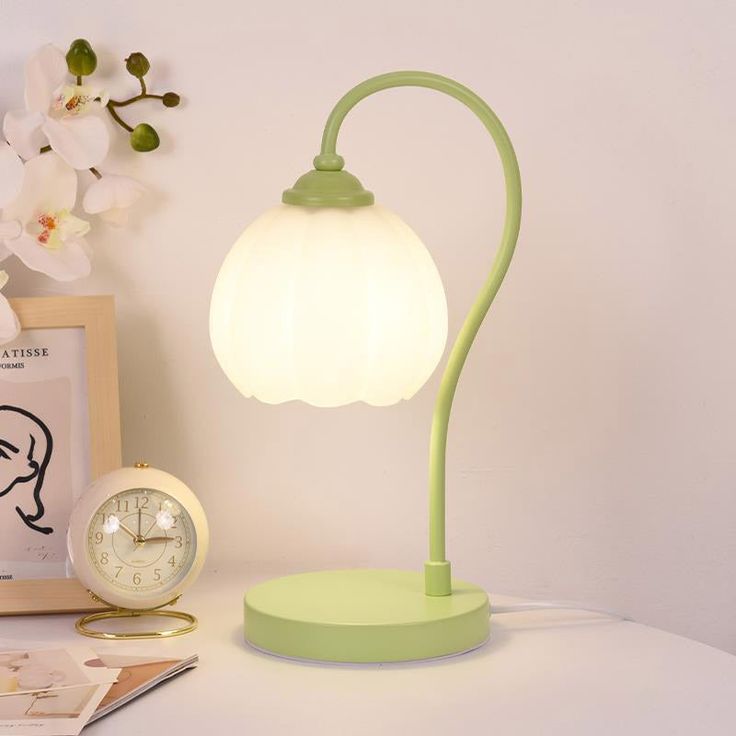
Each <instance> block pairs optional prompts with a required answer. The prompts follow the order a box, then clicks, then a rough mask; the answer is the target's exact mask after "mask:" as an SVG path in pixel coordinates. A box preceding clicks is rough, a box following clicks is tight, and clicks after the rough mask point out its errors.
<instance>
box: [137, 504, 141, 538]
mask: <svg viewBox="0 0 736 736" xmlns="http://www.w3.org/2000/svg"><path fill="white" fill-rule="evenodd" d="M140 537H141V510H140V508H139V509H138V538H139V539H140Z"/></svg>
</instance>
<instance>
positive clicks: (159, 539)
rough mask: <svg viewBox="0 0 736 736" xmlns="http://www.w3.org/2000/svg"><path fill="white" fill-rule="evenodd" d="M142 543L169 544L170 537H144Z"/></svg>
mask: <svg viewBox="0 0 736 736" xmlns="http://www.w3.org/2000/svg"><path fill="white" fill-rule="evenodd" d="M143 541H144V542H169V541H171V537H146V539H144V540H143Z"/></svg>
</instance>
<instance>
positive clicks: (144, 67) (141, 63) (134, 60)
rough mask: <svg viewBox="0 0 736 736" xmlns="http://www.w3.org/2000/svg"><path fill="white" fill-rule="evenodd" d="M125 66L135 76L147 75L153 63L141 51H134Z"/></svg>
mask: <svg viewBox="0 0 736 736" xmlns="http://www.w3.org/2000/svg"><path fill="white" fill-rule="evenodd" d="M125 68H126V69H127V70H128V72H129V73H130V74H132V75H133V76H134V77H138V79H140V78H141V77H145V76H146V74H148V70H149V69H150V68H151V64H150V62H149V61H148V59H146V57H145V56H144V55H143V54H142V53H141V52H140V51H134V52H133V53H132V54H131V55H130V56H129V57H128V58H127V59H126V60H125Z"/></svg>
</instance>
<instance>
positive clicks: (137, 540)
mask: <svg viewBox="0 0 736 736" xmlns="http://www.w3.org/2000/svg"><path fill="white" fill-rule="evenodd" d="M88 551H89V555H90V561H91V562H92V564H93V565H94V566H95V568H96V569H97V572H98V574H99V575H100V576H101V577H102V578H103V579H105V580H106V581H107V582H108V583H109V584H110V585H112V586H113V587H114V588H116V589H119V590H120V591H126V590H128V591H130V592H131V593H132V592H135V593H148V592H151V593H153V592H155V591H159V590H166V589H167V588H168V587H170V586H172V585H173V584H174V583H175V582H176V581H177V580H179V579H180V578H181V577H182V575H184V574H186V573H187V571H188V569H189V567H190V566H191V564H192V561H193V558H194V556H195V554H196V541H195V538H194V529H193V526H192V520H191V519H190V517H189V516H188V514H187V512H186V511H185V510H184V509H183V508H182V507H181V505H180V504H179V503H177V502H176V500H175V499H173V498H171V497H170V496H168V495H166V494H164V493H161V492H158V491H152V490H145V489H133V490H130V491H123V492H122V493H119V494H117V495H115V496H112V497H111V498H109V499H108V500H107V501H106V502H105V504H103V506H101V507H100V508H99V509H98V511H97V513H96V514H95V517H94V519H93V522H92V524H91V526H90V528H89V533H88Z"/></svg>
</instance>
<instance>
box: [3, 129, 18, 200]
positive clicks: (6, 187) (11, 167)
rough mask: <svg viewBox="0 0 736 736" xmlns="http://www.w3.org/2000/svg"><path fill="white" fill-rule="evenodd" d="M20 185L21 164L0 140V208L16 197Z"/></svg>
mask: <svg viewBox="0 0 736 736" xmlns="http://www.w3.org/2000/svg"><path fill="white" fill-rule="evenodd" d="M22 183H23V162H22V161H21V160H20V158H18V154H17V153H16V152H15V151H14V150H13V149H12V148H11V147H10V146H9V145H8V144H7V143H6V142H5V141H4V140H0V207H4V206H5V205H6V204H7V203H8V202H10V200H12V199H14V198H15V197H16V196H17V194H18V192H19V191H20V187H21V184H22Z"/></svg>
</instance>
